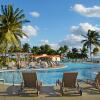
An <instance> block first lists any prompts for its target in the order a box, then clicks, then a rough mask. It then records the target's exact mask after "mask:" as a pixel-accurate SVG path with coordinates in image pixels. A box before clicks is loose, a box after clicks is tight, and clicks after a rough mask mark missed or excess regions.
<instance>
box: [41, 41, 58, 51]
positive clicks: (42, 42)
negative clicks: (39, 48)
mask: <svg viewBox="0 0 100 100" xmlns="http://www.w3.org/2000/svg"><path fill="white" fill-rule="evenodd" d="M45 44H48V45H50V46H51V48H52V49H54V50H57V49H58V48H59V45H58V44H56V43H49V40H47V39H45V40H41V41H40V45H45Z"/></svg>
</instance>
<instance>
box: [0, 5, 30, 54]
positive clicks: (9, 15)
mask: <svg viewBox="0 0 100 100" xmlns="http://www.w3.org/2000/svg"><path fill="white" fill-rule="evenodd" d="M26 22H29V21H28V20H26V19H25V15H24V14H23V10H20V9H19V8H17V9H15V10H14V9H13V6H12V5H5V6H3V5H1V14H0V43H3V44H4V46H5V52H7V48H8V47H9V46H11V45H15V46H20V43H21V42H20V39H21V38H22V37H23V36H27V35H26V33H24V32H23V31H22V25H23V24H24V23H26Z"/></svg>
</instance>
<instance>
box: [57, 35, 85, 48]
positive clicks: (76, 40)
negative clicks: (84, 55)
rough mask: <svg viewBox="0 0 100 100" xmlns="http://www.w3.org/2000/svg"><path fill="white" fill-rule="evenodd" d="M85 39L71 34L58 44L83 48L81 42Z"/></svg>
mask: <svg viewBox="0 0 100 100" xmlns="http://www.w3.org/2000/svg"><path fill="white" fill-rule="evenodd" d="M82 40H83V37H82V36H81V35H75V34H69V35H67V36H66V38H65V39H64V40H62V41H60V42H59V43H58V44H59V46H64V45H67V46H68V47H69V48H73V47H75V48H81V46H82V44H81V41H82Z"/></svg>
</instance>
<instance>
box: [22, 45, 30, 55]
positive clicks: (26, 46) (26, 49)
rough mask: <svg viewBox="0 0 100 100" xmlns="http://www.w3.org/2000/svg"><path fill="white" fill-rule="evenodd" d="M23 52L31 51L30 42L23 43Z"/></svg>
mask: <svg viewBox="0 0 100 100" xmlns="http://www.w3.org/2000/svg"><path fill="white" fill-rule="evenodd" d="M22 50H23V52H28V53H29V52H30V45H29V44H28V43H25V44H24V45H23V48H22Z"/></svg>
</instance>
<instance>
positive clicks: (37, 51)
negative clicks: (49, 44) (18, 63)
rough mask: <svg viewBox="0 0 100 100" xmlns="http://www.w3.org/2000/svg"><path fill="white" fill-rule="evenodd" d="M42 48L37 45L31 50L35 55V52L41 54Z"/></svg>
mask: <svg viewBox="0 0 100 100" xmlns="http://www.w3.org/2000/svg"><path fill="white" fill-rule="evenodd" d="M39 51H40V48H39V47H37V46H33V48H32V49H31V52H32V53H33V54H34V55H35V54H39Z"/></svg>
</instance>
